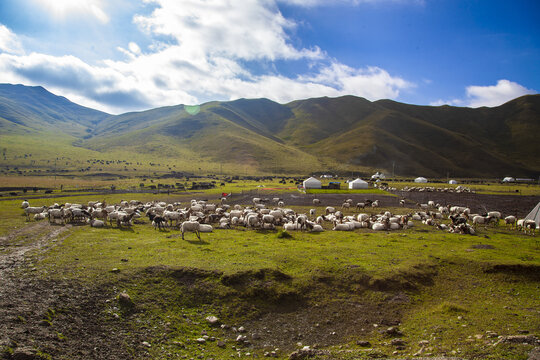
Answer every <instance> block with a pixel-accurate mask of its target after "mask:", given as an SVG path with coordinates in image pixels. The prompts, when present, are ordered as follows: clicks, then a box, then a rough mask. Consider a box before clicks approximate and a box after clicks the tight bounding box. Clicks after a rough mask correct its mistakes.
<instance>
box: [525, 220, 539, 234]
mask: <svg viewBox="0 0 540 360" xmlns="http://www.w3.org/2000/svg"><path fill="white" fill-rule="evenodd" d="M535 230H536V222H535V221H534V220H525V221H524V223H523V231H524V232H525V234H530V235H533V236H534V234H535Z"/></svg>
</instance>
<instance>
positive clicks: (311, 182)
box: [304, 177, 322, 189]
mask: <svg viewBox="0 0 540 360" xmlns="http://www.w3.org/2000/svg"><path fill="white" fill-rule="evenodd" d="M321 187H322V185H321V181H320V180H317V179H315V178H314V177H310V178H309V179H306V180H304V189H320V188H321Z"/></svg>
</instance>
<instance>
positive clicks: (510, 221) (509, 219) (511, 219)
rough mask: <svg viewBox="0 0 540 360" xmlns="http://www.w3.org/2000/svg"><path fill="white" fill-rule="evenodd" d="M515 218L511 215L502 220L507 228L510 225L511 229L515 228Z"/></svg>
mask: <svg viewBox="0 0 540 360" xmlns="http://www.w3.org/2000/svg"><path fill="white" fill-rule="evenodd" d="M516 220H517V219H516V217H515V216H513V215H510V216H507V217H505V218H504V223H505V224H506V225H507V226H508V225H510V228H513V227H515V226H516Z"/></svg>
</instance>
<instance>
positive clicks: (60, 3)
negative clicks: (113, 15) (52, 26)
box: [34, 0, 110, 24]
mask: <svg viewBox="0 0 540 360" xmlns="http://www.w3.org/2000/svg"><path fill="white" fill-rule="evenodd" d="M34 2H36V3H37V4H38V5H39V6H41V7H42V8H44V9H45V10H47V11H48V12H49V13H50V14H51V15H53V16H54V17H57V18H65V17H66V16H69V15H71V14H83V15H91V16H93V17H95V18H96V19H97V20H98V21H100V22H101V23H104V24H105V23H108V22H109V20H110V19H109V16H108V15H107V14H106V13H105V11H104V10H103V7H104V6H103V0H34Z"/></svg>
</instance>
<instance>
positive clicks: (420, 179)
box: [414, 176, 427, 183]
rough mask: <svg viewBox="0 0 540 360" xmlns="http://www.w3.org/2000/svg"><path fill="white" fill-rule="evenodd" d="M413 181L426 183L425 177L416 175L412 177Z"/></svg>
mask: <svg viewBox="0 0 540 360" xmlns="http://www.w3.org/2000/svg"><path fill="white" fill-rule="evenodd" d="M414 182H415V183H427V179H426V178H425V177H421V176H420V177H417V178H416V179H414Z"/></svg>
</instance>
